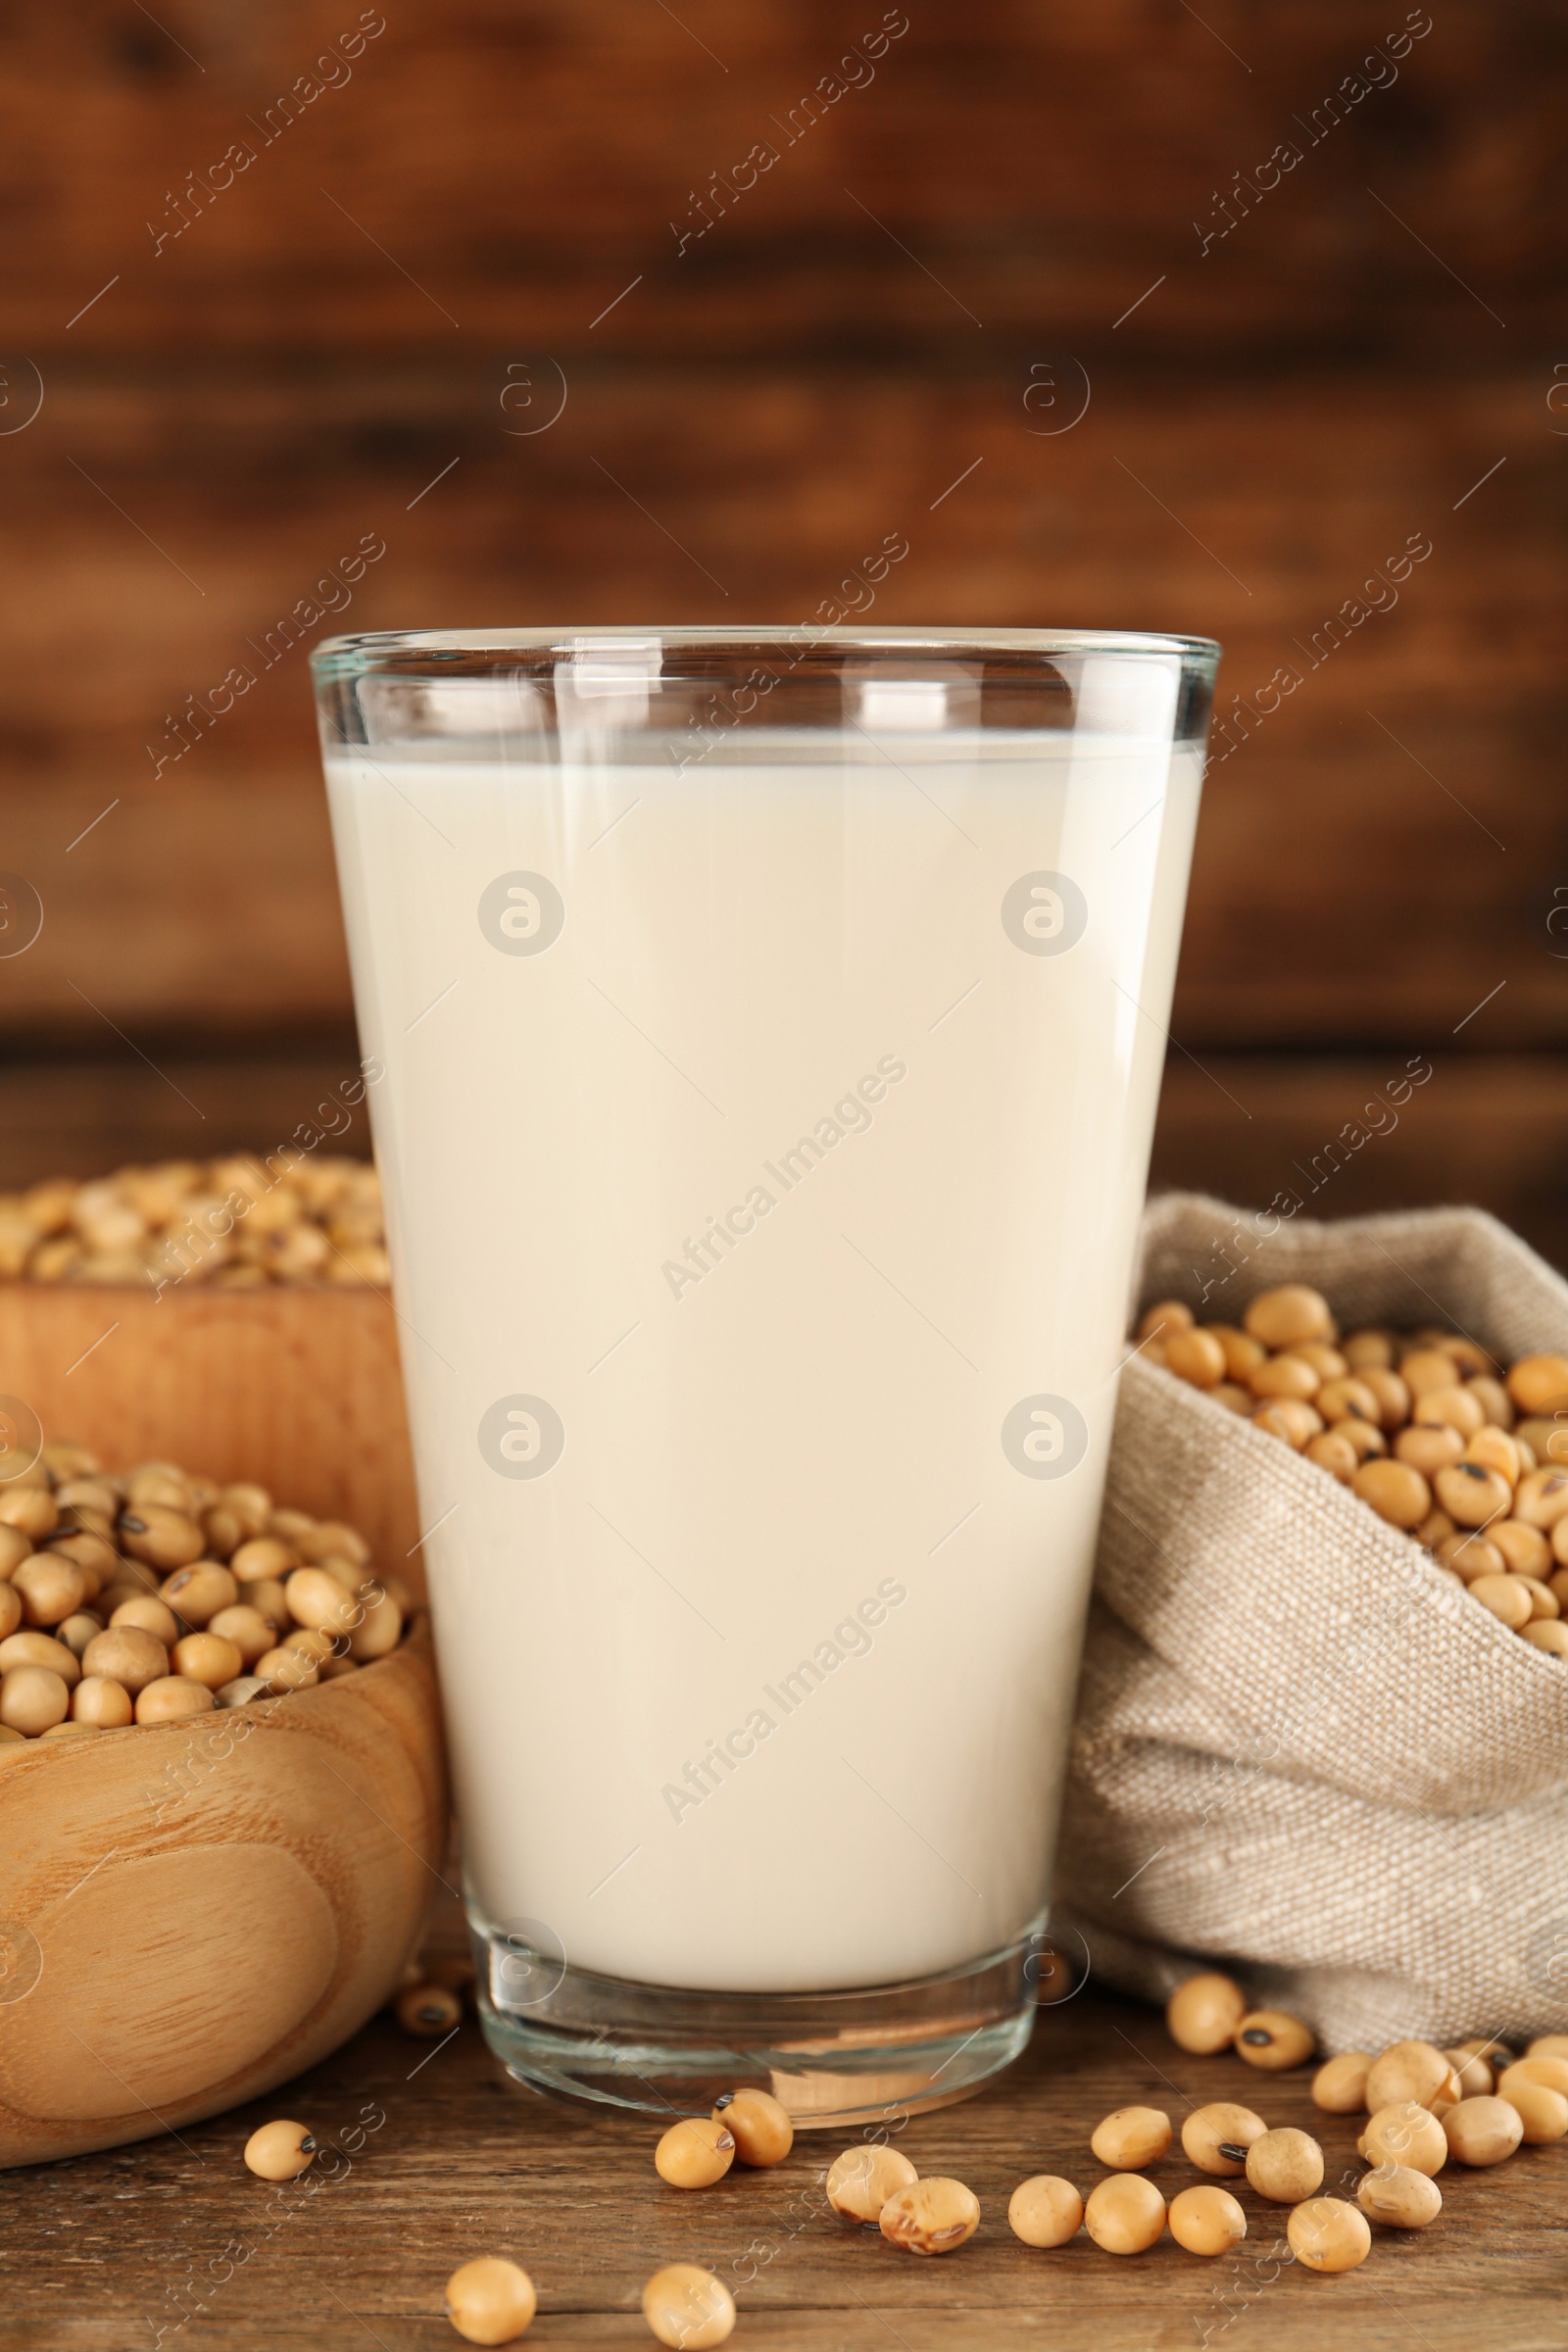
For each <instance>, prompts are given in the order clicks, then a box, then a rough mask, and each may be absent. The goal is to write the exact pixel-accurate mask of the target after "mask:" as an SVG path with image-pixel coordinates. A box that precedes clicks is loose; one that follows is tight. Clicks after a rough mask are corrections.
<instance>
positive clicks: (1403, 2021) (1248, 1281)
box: [1054, 1195, 1568, 2050]
mask: <svg viewBox="0 0 1568 2352" xmlns="http://www.w3.org/2000/svg"><path fill="white" fill-rule="evenodd" d="M1276 1223H1277V1220H1274V1219H1270V1218H1264V1219H1261V1220H1252V1219H1246V1218H1243V1217H1242V1216H1241V1214H1240V1213H1239V1212H1238V1211H1236V1210H1233V1209H1230V1208H1227V1207H1225V1206H1224V1205H1223V1204H1222V1203H1220V1202H1218V1201H1206V1200H1203V1199H1201V1198H1199V1197H1197V1196H1194V1195H1174V1196H1170V1197H1167V1198H1165V1199H1163V1200H1160V1201H1156V1202H1154V1203H1153V1204H1152V1207H1151V1209H1150V1211H1149V1214H1148V1217H1147V1220H1146V1227H1145V1237H1144V1257H1143V1272H1142V1280H1141V1286H1140V1296H1141V1299H1142V1300H1143V1301H1144V1302H1146V1303H1147V1302H1148V1301H1150V1300H1152V1299H1161V1298H1184V1299H1186V1300H1187V1302H1188V1303H1189V1304H1190V1305H1191V1306H1192V1307H1193V1308H1194V1310H1195V1311H1196V1312H1199V1313H1200V1314H1201V1319H1203V1320H1206V1321H1215V1322H1240V1320H1241V1317H1242V1312H1243V1309H1244V1308H1245V1305H1246V1302H1247V1300H1248V1299H1250V1298H1251V1297H1252V1295H1253V1294H1254V1293H1255V1292H1257V1291H1260V1290H1264V1289H1267V1288H1269V1287H1271V1286H1272V1285H1273V1284H1275V1283H1279V1282H1289V1281H1301V1282H1310V1283H1315V1284H1316V1285H1317V1287H1318V1288H1319V1289H1320V1290H1322V1291H1324V1292H1325V1293H1326V1294H1327V1295H1328V1297H1329V1299H1331V1301H1332V1302H1333V1304H1334V1306H1335V1309H1336V1311H1337V1312H1338V1314H1339V1315H1340V1316H1341V1319H1342V1321H1343V1322H1344V1323H1345V1324H1346V1325H1347V1326H1350V1325H1354V1324H1357V1323H1371V1322H1378V1323H1392V1324H1395V1325H1397V1326H1401V1327H1404V1328H1410V1327H1412V1326H1415V1325H1418V1324H1422V1323H1440V1322H1441V1323H1448V1324H1452V1325H1455V1326H1457V1327H1459V1328H1461V1329H1462V1330H1464V1331H1466V1332H1468V1333H1469V1334H1471V1335H1472V1336H1473V1337H1474V1338H1476V1339H1478V1340H1479V1341H1480V1342H1481V1344H1482V1345H1483V1346H1484V1347H1487V1348H1491V1349H1493V1350H1494V1351H1495V1352H1496V1353H1497V1354H1499V1355H1501V1356H1503V1357H1505V1358H1507V1357H1512V1356H1516V1355H1522V1354H1526V1353H1529V1352H1531V1351H1532V1350H1535V1349H1539V1348H1559V1349H1564V1350H1568V1284H1564V1283H1563V1282H1562V1281H1561V1280H1560V1279H1559V1278H1558V1276H1557V1275H1555V1274H1554V1273H1553V1272H1552V1271H1551V1270H1550V1268H1549V1267H1547V1266H1545V1265H1544V1264H1543V1263H1542V1261H1541V1260H1540V1259H1539V1258H1538V1257H1536V1256H1535V1254H1534V1253H1533V1252H1532V1251H1531V1250H1528V1249H1527V1248H1526V1247H1525V1246H1524V1244H1523V1243H1522V1242H1519V1241H1517V1240H1516V1239H1515V1238H1514V1237H1513V1236H1512V1235H1511V1234H1509V1233H1508V1232H1506V1231H1505V1230H1504V1228H1503V1227H1502V1226H1500V1225H1498V1224H1497V1223H1496V1221H1495V1219H1494V1218H1492V1217H1489V1216H1485V1215H1483V1214H1482V1213H1481V1212H1480V1211H1478V1210H1474V1209H1463V1208H1456V1209H1439V1210H1433V1211H1424V1212H1420V1213H1410V1214H1406V1215H1395V1216H1379V1217H1362V1218H1355V1219H1348V1220H1347V1221H1345V1222H1344V1223H1340V1224H1332V1225H1330V1224H1311V1223H1308V1222H1306V1221H1305V1220H1297V1221H1294V1222H1286V1223H1284V1224H1279V1225H1278V1229H1277V1230H1276V1231H1273V1232H1271V1233H1268V1234H1267V1238H1265V1239H1262V1240H1260V1239H1259V1225H1260V1224H1261V1225H1262V1226H1263V1227H1264V1228H1265V1229H1266V1228H1267V1227H1268V1226H1270V1225H1274V1224H1276ZM1227 1267H1229V1268H1230V1269H1232V1270H1230V1271H1227ZM1221 1276H1223V1279H1219V1278H1218V1277H1221ZM1205 1285H1207V1296H1206V1299H1205V1298H1204V1296H1203V1293H1204V1288H1205ZM1057 1883H1058V1902H1057V1909H1056V1912H1055V1914H1054V1925H1055V1926H1057V1927H1060V1928H1066V1929H1068V1930H1071V1929H1074V1928H1075V1929H1077V1930H1078V1931H1079V1932H1080V1933H1081V1934H1082V1936H1083V1937H1084V1939H1085V1940H1086V1942H1087V1945H1088V1949H1089V1957H1090V1961H1091V1965H1092V1969H1093V1971H1094V1973H1096V1974H1098V1975H1099V1976H1101V1977H1103V1978H1105V1979H1108V1980H1109V1981H1110V1982H1111V1983H1114V1984H1117V1985H1121V1986H1123V1987H1124V1988H1125V1989H1127V1990H1131V1991H1137V1992H1141V1993H1144V1994H1145V1995H1147V1996H1149V1997H1151V1998H1154V1999H1163V1998H1164V1997H1165V1995H1166V1993H1167V1992H1168V1991H1169V1990H1170V1987H1171V1985H1173V1984H1175V1983H1176V1982H1178V1981H1179V1980H1180V1978H1181V1977H1183V1976H1185V1975H1189V1974H1191V1973H1192V1970H1193V1969H1194V1967H1195V1966H1201V1965H1204V1964H1205V1963H1207V1962H1209V1961H1218V1962H1220V1963H1222V1964H1229V1965H1232V1966H1235V1967H1238V1968H1239V1970H1240V1973H1241V1975H1242V1977H1243V1980H1244V1982H1246V1983H1247V1984H1248V1985H1250V1987H1251V1988H1252V1989H1253V1990H1254V1992H1255V1993H1256V1994H1257V1995H1259V1996H1260V1997H1263V1998H1266V1999H1268V2000H1270V2001H1272V2002H1277V2003H1278V2004H1279V2005H1281V2006H1284V2007H1286V2008H1289V2009H1291V2010H1293V2011H1295V2012H1296V2013H1297V2014H1299V2015H1300V2016H1303V2017H1305V2018H1306V2019H1307V2020H1308V2021H1309V2022H1310V2023H1311V2024H1312V2025H1314V2026H1315V2027H1316V2029H1317V2030H1318V2033H1319V2035H1320V2037H1321V2039H1322V2041H1323V2043H1324V2045H1325V2047H1327V2048H1328V2049H1330V2050H1334V2049H1349V2048H1356V2049H1369V2050H1378V2049H1380V2048H1382V2047H1384V2046H1385V2045H1386V2044H1387V2043H1388V2042H1391V2041H1394V2040H1396V2039H1397V2038H1398V2037H1399V2036H1401V2035H1403V2034H1422V2035H1425V2036H1427V2037H1428V2038H1430V2039H1433V2040H1436V2041H1439V2042H1442V2043H1450V2042H1453V2041H1455V2040H1457V2039H1460V2038H1462V2037H1463V2036H1465V2035H1467V2034H1494V2033H1503V2034H1510V2035H1517V2034H1521V2033H1524V2032H1526V2031H1528V2032H1532V2033H1545V2032H1565V2031H1568V1659H1561V1658H1556V1657H1552V1656H1549V1655H1547V1654H1546V1653H1544V1651H1541V1650H1538V1649H1536V1648H1534V1647H1533V1646H1532V1645H1531V1644H1530V1643H1529V1642H1524V1641H1521V1640H1520V1638H1519V1637H1518V1635H1516V1634H1513V1633H1510V1632H1509V1631H1508V1630H1507V1628H1506V1627H1504V1626H1503V1625H1501V1624H1500V1623H1499V1622H1498V1621H1497V1620H1496V1619H1495V1617H1493V1616H1492V1615H1490V1614H1489V1612H1488V1611H1487V1610H1486V1609H1484V1608H1483V1607H1482V1606H1481V1604H1480V1603H1479V1602H1478V1601H1475V1600H1472V1599H1471V1597H1470V1596H1469V1594H1468V1593H1466V1592H1465V1591H1464V1589H1463V1588H1462V1586H1460V1585H1459V1583H1458V1582H1457V1581H1456V1580H1455V1579H1454V1578H1453V1577H1451V1576H1448V1575H1446V1573H1445V1572H1444V1571H1443V1570H1442V1569H1440V1568H1439V1567H1438V1566H1437V1565H1436V1563H1435V1562H1434V1561H1433V1560H1432V1559H1431V1558H1430V1557H1428V1555H1427V1554H1426V1553H1425V1552H1424V1551H1423V1550H1422V1549H1420V1548H1419V1547H1418V1545H1417V1544H1415V1543H1414V1542H1413V1541H1412V1540H1411V1539H1410V1538H1409V1537H1406V1536H1402V1535H1400V1534H1399V1533H1397V1530H1395V1529H1394V1528H1392V1527H1389V1526H1387V1525H1386V1524H1385V1523H1384V1522H1383V1521H1381V1520H1379V1519H1377V1518H1376V1517H1374V1515H1373V1513H1372V1512H1371V1511H1370V1510H1369V1509H1368V1508H1367V1507H1366V1505H1365V1504H1363V1503H1361V1502H1359V1501H1358V1500H1357V1499H1356V1498H1355V1496H1354V1495H1350V1494H1349V1493H1348V1491H1347V1490H1346V1489H1345V1488H1343V1487H1341V1486H1339V1485H1337V1484H1336V1482H1335V1481H1334V1480H1333V1479H1332V1478H1331V1477H1329V1476H1328V1475H1327V1473H1325V1472H1324V1471H1322V1470H1319V1469H1318V1468H1317V1467H1316V1466H1315V1465H1314V1464H1313V1463H1311V1462H1306V1461H1303V1460H1301V1459H1300V1457H1299V1455H1297V1454H1294V1453H1292V1452H1291V1451H1290V1449H1289V1448H1288V1447H1287V1446H1284V1445H1283V1444H1281V1443H1280V1441H1279V1440H1278V1439H1275V1438H1271V1437H1267V1436H1264V1435H1263V1434H1262V1433H1261V1432H1259V1431H1257V1430H1254V1429H1252V1428H1250V1426H1249V1425H1248V1424H1247V1422H1245V1421H1244V1420H1241V1419H1239V1418H1237V1417H1236V1416H1235V1415H1234V1414H1231V1413H1229V1412H1227V1411H1226V1410H1225V1408H1224V1407H1223V1406H1222V1405H1220V1404H1216V1403H1215V1402H1213V1401H1212V1399H1210V1398H1208V1397H1204V1396H1202V1395H1201V1393H1200V1392H1199V1391H1197V1390H1196V1389H1193V1388H1190V1387H1188V1386H1187V1385H1186V1384H1184V1383H1183V1382H1181V1381H1179V1380H1177V1379H1175V1378H1174V1377H1173V1376H1172V1375H1171V1374H1169V1373H1167V1372H1164V1371H1162V1370H1160V1369H1159V1368H1157V1367H1156V1366H1153V1365H1151V1364H1148V1363H1145V1362H1144V1361H1142V1360H1141V1359H1139V1358H1136V1357H1135V1358H1134V1359H1133V1360H1132V1361H1131V1362H1129V1363H1128V1365H1127V1366H1126V1369H1125V1370H1124V1372H1123V1374H1122V1386H1121V1396H1120V1403H1119V1407H1118V1411H1117V1418H1116V1432H1115V1444H1114V1448H1113V1452H1112V1458H1111V1465H1110V1478H1109V1486H1108V1490H1107V1496H1106V1503H1105V1513H1104V1521H1103V1530H1102V1536H1101V1545H1100V1556H1099V1564H1098V1570H1097V1579H1096V1589H1095V1598H1094V1602H1093V1605H1092V1609H1091V1617H1090V1630H1089V1640H1088V1646H1087V1650H1086V1654H1085V1659H1084V1669H1083V1679H1082V1683H1081V1686H1080V1692H1079V1702H1078V1718H1077V1725H1076V1729H1075V1732H1074V1742H1073V1756H1072V1766H1071V1779H1070V1784H1069V1788H1068V1792H1067V1798H1066V1808H1065V1814H1064V1820H1063V1832H1062V1844H1061V1849H1060V1855H1059V1860H1058V1873H1057Z"/></svg>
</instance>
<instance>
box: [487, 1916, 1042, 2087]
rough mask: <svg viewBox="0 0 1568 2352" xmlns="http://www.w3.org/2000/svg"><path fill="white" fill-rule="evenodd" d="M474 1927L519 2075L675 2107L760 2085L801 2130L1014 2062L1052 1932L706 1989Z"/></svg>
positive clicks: (507, 2060) (972, 2083)
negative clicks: (594, 1968) (584, 1961)
mask: <svg viewBox="0 0 1568 2352" xmlns="http://www.w3.org/2000/svg"><path fill="white" fill-rule="evenodd" d="M530 1924H531V1923H530ZM1043 1925H1044V1922H1043V1921H1042V1927H1043ZM469 1933H470V1935H471V1936H472V1939H473V1946H474V1961H475V1965H476V1968H477V1971H478V1980H479V2015H480V2019H481V2022H482V2024H483V2027H484V2034H485V2038H486V2040H487V2041H488V2042H489V2044H490V2047H491V2048H492V2049H493V2050H494V2051H495V2053H496V2055H497V2057H498V2058H500V2059H501V2061H502V2063H503V2064H504V2065H505V2066H506V2067H507V2069H508V2071H509V2072H510V2073H511V2074H513V2075H515V2077H516V2079H517V2081H518V2082H525V2083H527V2084H528V2085H529V2087H530V2088H532V2089H534V2090H540V2091H545V2092H548V2093H550V2094H552V2095H553V2096H556V2097H572V2098H579V2099H592V2100H596V2101H597V2102H599V2103H600V2104H601V2105H604V2106H610V2107H627V2108H632V2109H635V2110H637V2111H638V2112H639V2113H642V2114H649V2115H662V2116H664V2117H665V2118H668V2116H669V2115H670V2114H671V2113H672V2112H673V2113H675V2114H683V2115H692V2114H707V2113H708V2111H709V2110H710V2109H711V2106H712V2104H713V2101H714V2100H715V2099H716V2098H717V2097H718V2096H719V2094H720V2092H722V2091H726V2090H735V2089H738V2088H739V2087H740V2086H741V2085H742V2084H751V2085H755V2086H756V2087H758V2088H760V2089H762V2090H768V2091H771V2092H772V2094H773V2096H774V2098H776V2099H778V2100H779V2101H780V2102H781V2103H782V2104H783V2106H784V2107H786V2108H787V2109H788V2111H789V2114H790V2116H791V2117H792V2119H793V2121H794V2123H795V2126H796V2129H797V2130H798V2131H799V2130H805V2131H812V2130H821V2131H826V2130H829V2129H841V2128H843V2127H844V2126H846V2125H851V2124H857V2125H858V2124H866V2123H875V2122H884V2123H885V2122H887V2121H889V2120H890V2119H892V2118H895V2117H898V2116H903V2115H919V2114H922V2113H924V2112H925V2111H927V2110H928V2109H930V2108H933V2107H948V2106H951V2105H952V2104H953V2103H954V2102H955V2101H956V2100H957V2099H964V2098H967V2097H968V2096H969V2095H970V2094H971V2092H973V2091H976V2090H978V2089H979V2088H980V2086H981V2084H982V2083H985V2082H990V2081H991V2080H992V2078H993V2077H994V2076H996V2075H999V2074H1001V2072H1002V2070H1003V2068H1004V2067H1006V2066H1010V2065H1011V2063H1012V2061H1013V2059H1014V2058H1016V2057H1017V2056H1018V2055H1019V2053H1020V2052H1021V2051H1022V2050H1023V2049H1024V2048H1025V2047H1026V2046H1027V2044H1028V2040H1029V2035H1030V2032H1031V2030H1032V2028H1033V2025H1034V2013H1035V1998H1036V1991H1037V1985H1038V1979H1039V1974H1040V1953H1041V1949H1042V1940H1043V1939H1042V1935H1041V1932H1040V1930H1032V1931H1031V1932H1030V1933H1029V1934H1027V1935H1024V1936H1019V1938H1018V1939H1017V1941H1016V1942H1014V1943H1011V1944H1008V1945H1007V1946H1006V1947H1005V1949H1004V1950H1002V1951H998V1952H989V1953H987V1954H986V1955H985V1956H984V1958H982V1959H979V1960H973V1961H970V1962H968V1963H967V1964H966V1965H965V1966H964V1967H962V1968H958V1969H955V1970H952V1971H951V1972H948V1973H946V1974H944V1975H941V1976H935V1977H922V1978H919V1979H917V1980H916V1981H915V1982H913V1983H910V1984H906V1985H869V1986H865V1987H861V1988H859V1989H857V1990H855V1991H850V1992H706V1991H702V1992H694V1991H687V1990H682V1989H681V1988H680V1987H678V1986H674V1985H636V1984H631V1983H629V1982H627V1981H626V1980H625V1979H624V1978H617V1977H596V1976H592V1975H590V1974H588V1972H587V1971H585V1970H582V1969H575V1968H571V1967H569V1966H568V1965H567V1964H566V1961H565V1958H564V1955H563V1954H562V1953H560V1952H559V1950H558V1951H557V1952H556V1953H555V1954H554V1955H552V1954H551V1953H550V1952H549V1951H548V1950H542V1949H540V1948H539V1945H540V1944H542V1943H544V1942H545V1941H546V1940H547V1938H546V1937H545V1936H540V1938H539V1943H535V1942H533V1941H532V1940H531V1939H530V1937H529V1936H528V1934H527V1932H526V1930H524V1931H523V1932H522V1933H519V1932H518V1931H517V1930H515V1929H514V1930H511V1931H509V1930H506V1929H502V1928H498V1927H496V1926H494V1925H492V1924H491V1923H489V1922H487V1921H485V1920H483V1919H481V1918H480V1917H479V1915H478V1913H477V1912H476V1911H473V1910H471V1909H470V1912H469Z"/></svg>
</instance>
